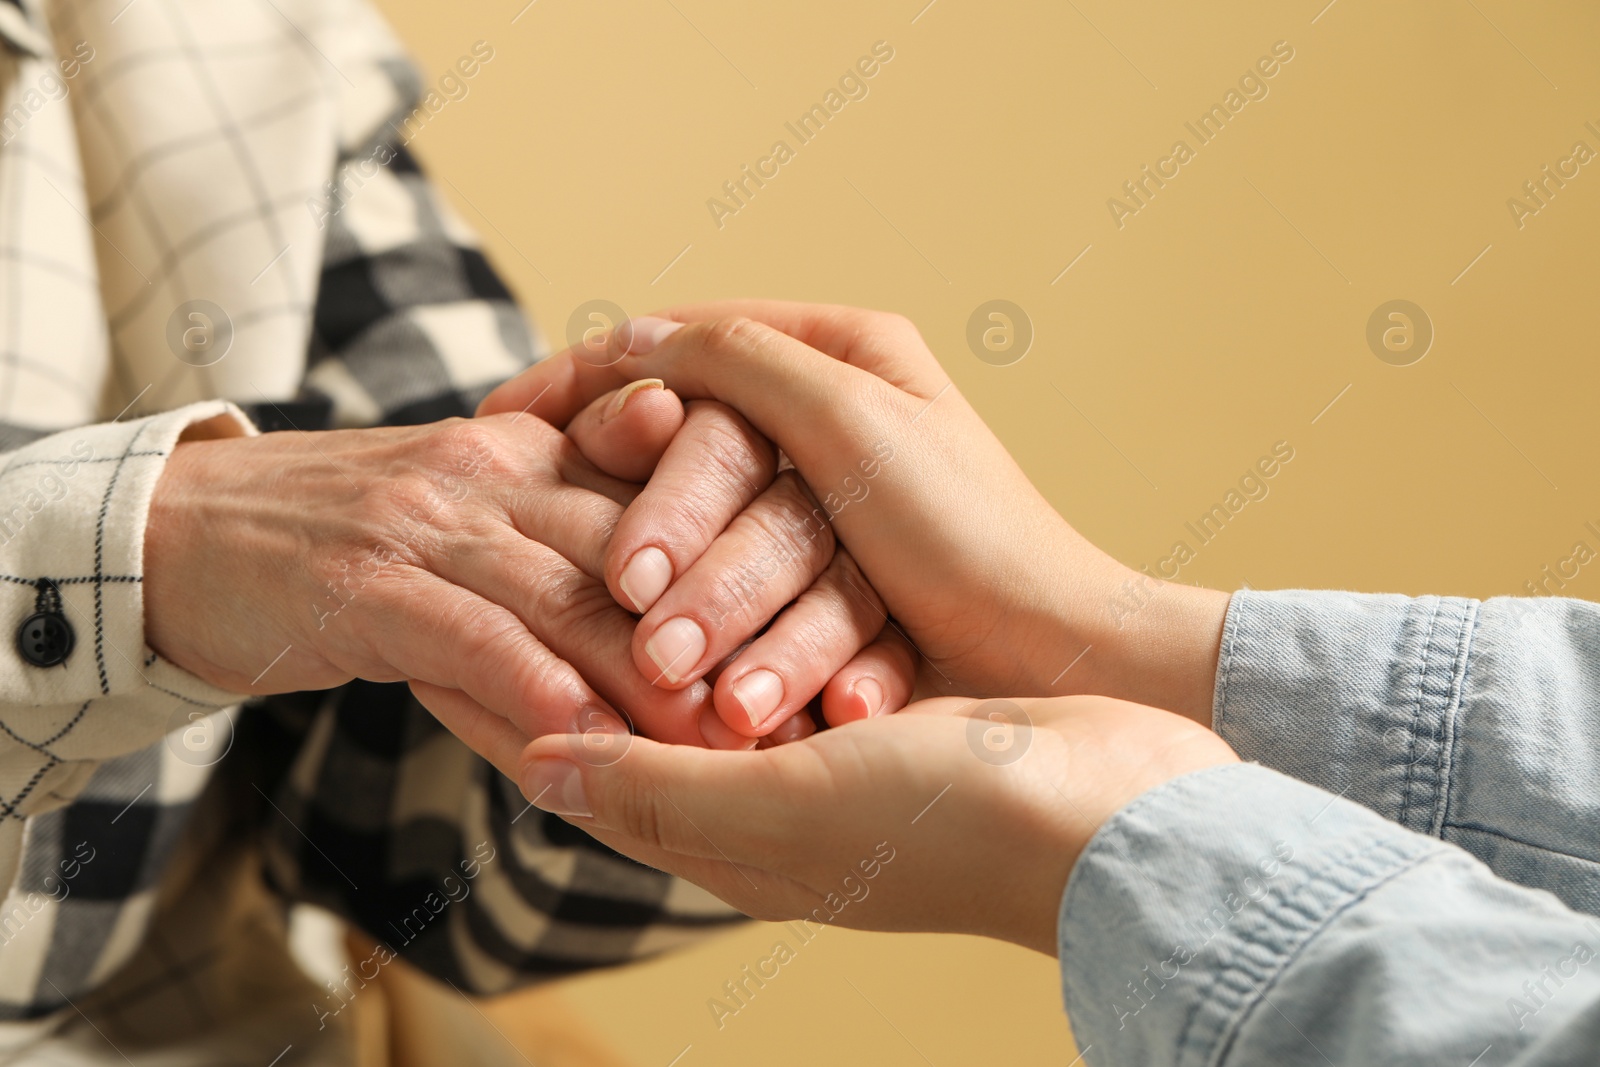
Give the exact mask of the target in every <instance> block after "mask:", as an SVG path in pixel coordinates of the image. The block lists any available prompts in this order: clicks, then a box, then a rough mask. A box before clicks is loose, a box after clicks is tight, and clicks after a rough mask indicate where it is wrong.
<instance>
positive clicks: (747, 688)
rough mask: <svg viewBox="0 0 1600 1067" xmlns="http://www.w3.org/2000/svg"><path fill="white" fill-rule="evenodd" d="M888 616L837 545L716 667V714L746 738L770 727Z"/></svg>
mask: <svg viewBox="0 0 1600 1067" xmlns="http://www.w3.org/2000/svg"><path fill="white" fill-rule="evenodd" d="M886 617H887V612H886V611H885V610H884V607H883V602H882V601H881V600H879V599H878V594H877V593H876V592H874V591H873V589H872V587H871V586H870V585H868V584H867V581H866V579H865V578H864V577H862V575H861V571H860V570H859V569H858V568H857V567H856V564H855V561H854V560H852V559H851V558H850V554H849V553H848V552H846V551H844V550H843V549H840V550H839V551H837V552H835V553H834V554H833V559H832V560H831V561H830V562H829V563H828V567H827V569H826V570H825V571H823V572H822V574H821V575H820V576H818V578H817V580H816V581H815V582H813V583H812V585H811V587H810V588H809V589H807V590H806V591H805V592H804V593H801V594H800V596H799V597H798V598H797V599H796V600H795V601H794V603H793V604H790V605H789V606H788V607H787V608H784V609H783V611H782V614H780V615H779V616H778V617H777V618H776V619H774V620H773V623H772V625H771V626H769V627H768V628H767V630H766V632H765V633H763V634H762V635H761V636H760V637H757V638H756V639H755V640H754V641H753V642H751V644H750V647H749V648H748V649H746V650H745V652H744V654H743V655H741V656H740V657H739V658H738V659H736V660H735V661H734V662H733V664H732V665H731V666H729V667H728V668H727V669H726V670H724V671H723V672H722V675H721V677H719V678H718V679H717V683H716V688H715V690H714V692H713V697H712V699H713V701H714V703H715V705H716V709H717V714H719V715H721V716H722V720H723V722H725V723H727V724H728V727H729V729H731V730H733V731H735V732H736V733H740V734H744V735H746V736H748V737H760V736H762V735H763V734H767V733H770V732H772V730H773V729H774V728H775V727H777V726H779V725H781V724H782V723H784V722H786V721H787V720H789V718H790V716H795V713H796V712H798V711H801V710H803V709H804V708H805V706H806V704H807V703H808V702H809V701H810V700H811V699H812V698H813V697H815V696H816V695H817V694H818V693H820V692H821V691H822V688H823V686H824V685H826V684H827V682H828V679H829V678H831V677H833V675H834V674H835V673H836V672H837V671H839V670H840V669H841V668H843V667H844V666H845V664H847V663H849V662H850V661H851V659H852V657H854V656H855V655H856V653H858V652H860V651H861V650H862V648H863V647H865V646H866V645H867V644H869V643H870V642H871V641H872V640H873V639H874V638H875V637H876V636H877V635H878V632H879V631H880V630H881V629H882V628H883V622H884V619H885V618H886ZM866 680H867V679H865V678H863V679H862V682H863V684H865V682H866ZM880 703H881V701H880ZM795 717H796V718H800V717H802V716H795Z"/></svg>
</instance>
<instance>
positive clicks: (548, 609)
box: [532, 563, 614, 632]
mask: <svg viewBox="0 0 1600 1067" xmlns="http://www.w3.org/2000/svg"><path fill="white" fill-rule="evenodd" d="M532 597H533V612H534V616H535V619H536V620H537V623H538V625H539V627H540V628H541V629H549V630H550V631H551V632H567V631H570V630H578V629H583V628H585V627H586V626H587V624H588V623H590V622H592V621H593V620H594V619H596V618H598V617H599V616H600V615H601V614H603V613H604V612H606V611H608V610H609V609H610V607H611V606H612V604H613V603H614V602H613V601H612V599H611V594H610V593H609V592H607V590H606V588H605V586H604V585H602V584H600V583H599V582H597V581H595V580H594V579H593V578H590V577H589V576H588V575H586V574H584V573H583V572H582V571H580V570H578V569H577V568H576V567H573V566H571V565H570V564H565V563H563V564H561V565H556V566H547V567H545V568H544V569H543V573H541V574H539V575H538V576H537V577H536V578H535V579H534V581H533V583H532Z"/></svg>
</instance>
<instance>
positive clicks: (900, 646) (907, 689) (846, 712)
mask: <svg viewBox="0 0 1600 1067" xmlns="http://www.w3.org/2000/svg"><path fill="white" fill-rule="evenodd" d="M917 658H918V657H917V653H916V649H914V648H912V647H911V642H910V641H908V640H906V638H905V635H903V634H902V633H901V632H900V630H899V628H898V627H897V626H895V624H894V622H893V621H892V620H889V621H885V623H884V625H883V629H882V630H881V631H879V633H878V636H877V638H876V639H875V640H874V641H873V642H872V643H871V644H870V645H868V646H867V647H866V648H863V649H862V650H861V651H860V652H858V653H856V655H855V657H854V658H852V659H851V660H850V662H849V663H847V664H845V665H844V666H843V667H842V668H840V670H839V671H838V673H836V674H835V675H834V676H833V677H832V678H830V679H828V684H827V685H825V686H823V688H822V716H823V718H824V719H825V720H826V721H827V723H828V725H829V726H843V725H844V724H845V723H847V722H854V721H856V720H857V719H868V718H871V717H873V716H875V715H889V714H892V713H894V712H896V711H899V710H900V709H901V708H903V707H905V706H906V704H908V703H909V702H910V700H911V694H912V691H913V690H915V688H916V684H917Z"/></svg>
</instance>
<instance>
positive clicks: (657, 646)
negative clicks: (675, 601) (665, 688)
mask: <svg viewBox="0 0 1600 1067" xmlns="http://www.w3.org/2000/svg"><path fill="white" fill-rule="evenodd" d="M644 651H645V655H647V656H649V657H650V658H651V660H653V661H654V662H655V665H656V667H657V668H658V669H659V670H660V671H661V677H662V678H665V679H666V680H667V681H669V682H671V683H672V684H673V685H677V684H678V683H679V682H681V681H683V680H684V679H685V678H687V677H689V673H690V672H691V671H693V670H694V669H695V667H696V666H698V665H699V663H700V657H701V656H704V655H705V654H706V635H705V631H704V630H702V629H700V624H699V623H697V622H695V621H694V620H693V619H690V618H686V617H684V616H682V615H680V616H678V617H677V618H676V619H668V620H667V621H666V622H664V623H662V624H661V628H660V629H659V630H657V631H656V632H655V633H653V634H651V635H650V640H648V641H646V642H645V643H644Z"/></svg>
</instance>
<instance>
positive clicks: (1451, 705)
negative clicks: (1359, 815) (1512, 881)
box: [1212, 590, 1479, 837]
mask: <svg viewBox="0 0 1600 1067" xmlns="http://www.w3.org/2000/svg"><path fill="white" fill-rule="evenodd" d="M1478 607H1479V605H1478V602H1477V601H1475V600H1469V599H1465V598H1460V597H1418V598H1415V599H1413V598H1411V597H1404V596H1391V595H1372V594H1360V593H1330V592H1306V591H1287V592H1272V593H1259V592H1253V591H1249V590H1245V591H1241V592H1238V593H1235V594H1234V595H1233V600H1232V603H1231V604H1230V605H1229V608H1228V616H1227V622H1226V623H1225V625H1224V627H1223V632H1222V653H1221V656H1220V658H1219V660H1218V663H1217V683H1216V690H1215V694H1214V699H1213V704H1212V725H1213V728H1214V729H1215V730H1216V731H1217V733H1219V734H1221V735H1222V737H1223V739H1224V740H1226V741H1227V742H1228V744H1230V745H1231V746H1233V749H1234V751H1236V752H1238V753H1239V755H1240V757H1241V758H1243V759H1246V760H1254V761H1257V762H1260V763H1263V764H1265V765H1266V766H1268V767H1272V768H1274V769H1275V770H1279V771H1282V772H1283V773H1284V774H1287V775H1289V776H1291V777H1294V778H1298V779H1300V780H1301V781H1304V782H1309V783H1311V784H1312V785H1316V786H1320V787H1322V788H1323V789H1326V790H1328V791H1329V792H1332V793H1336V794H1338V795H1340V796H1343V797H1346V798H1348V799H1350V800H1353V801H1355V802H1356V803H1358V804H1361V805H1362V806H1364V807H1367V808H1370V809H1372V810H1373V811H1375V812H1377V813H1378V814H1380V815H1382V816H1384V817H1385V818H1388V819H1391V820H1393V821H1395V822H1398V823H1399V824H1400V825H1402V826H1404V827H1407V828H1408V829H1411V830H1415V831H1417V832H1419V833H1424V834H1427V835H1429V836H1431V837H1438V836H1439V835H1440V834H1441V833H1442V831H1443V824H1444V818H1445V807H1446V802H1447V801H1448V799H1449V788H1448V787H1449V783H1450V775H1451V764H1450V757H1451V752H1452V750H1453V748H1454V745H1453V742H1454V739H1455V735H1456V731H1457V728H1458V721H1459V718H1460V710H1461V693H1462V687H1463V684H1464V681H1465V677H1466V671H1467V660H1468V656H1469V652H1470V649H1471V645H1472V634H1473V630H1474V626H1475V624H1476V621H1477V618H1478Z"/></svg>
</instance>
